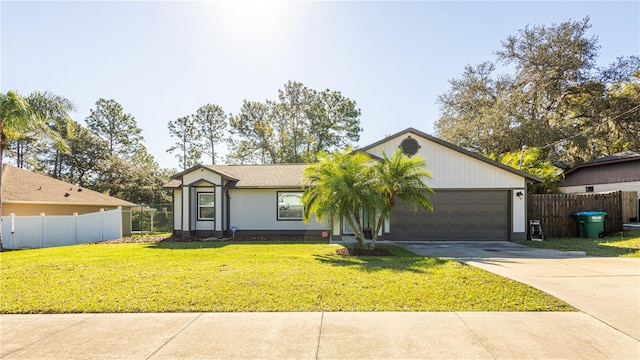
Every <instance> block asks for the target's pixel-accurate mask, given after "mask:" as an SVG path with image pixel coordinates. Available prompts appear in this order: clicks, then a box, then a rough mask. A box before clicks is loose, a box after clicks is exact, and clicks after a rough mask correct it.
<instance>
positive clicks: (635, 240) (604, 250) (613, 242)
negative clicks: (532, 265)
mask: <svg viewBox="0 0 640 360" xmlns="http://www.w3.org/2000/svg"><path fill="white" fill-rule="evenodd" d="M522 244H523V245H527V246H531V247H536V248H542V249H553V250H560V251H584V252H585V253H586V254H587V255H589V256H605V257H631V258H640V230H625V231H621V232H618V233H613V234H609V235H608V236H606V237H604V238H596V239H593V238H575V237H568V238H548V239H544V241H525V242H523V243H522Z"/></svg>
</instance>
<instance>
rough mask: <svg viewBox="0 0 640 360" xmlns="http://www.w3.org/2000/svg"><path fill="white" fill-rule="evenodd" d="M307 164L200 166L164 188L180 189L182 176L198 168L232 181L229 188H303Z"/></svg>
mask: <svg viewBox="0 0 640 360" xmlns="http://www.w3.org/2000/svg"><path fill="white" fill-rule="evenodd" d="M305 167H307V165H306V164H268V165H199V166H196V167H194V168H191V169H188V170H186V171H183V172H181V173H178V174H176V175H174V176H172V177H171V180H169V182H167V183H166V184H165V185H164V186H163V187H164V188H165V189H173V188H179V187H180V186H181V185H182V176H183V175H184V174H186V173H189V172H191V171H194V170H195V169H198V168H205V169H209V170H211V171H213V172H215V173H218V174H220V175H222V176H223V177H225V178H226V179H227V180H230V181H231V183H230V185H228V186H229V187H234V188H264V189H291V188H302V186H303V179H304V174H303V173H304V169H305Z"/></svg>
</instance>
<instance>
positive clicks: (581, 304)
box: [395, 241, 640, 340]
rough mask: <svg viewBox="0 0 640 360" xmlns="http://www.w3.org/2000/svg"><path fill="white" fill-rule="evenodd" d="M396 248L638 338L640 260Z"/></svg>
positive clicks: (509, 249)
mask: <svg viewBox="0 0 640 360" xmlns="http://www.w3.org/2000/svg"><path fill="white" fill-rule="evenodd" d="M395 244H397V245H400V246H404V247H405V248H407V249H409V250H411V251H413V252H415V253H417V254H419V255H423V256H429V257H440V258H450V259H454V260H457V261H460V262H463V263H466V264H468V265H471V266H475V267H478V268H481V269H484V270H487V271H490V272H492V273H495V274H498V275H501V276H504V277H507V278H510V279H513V280H516V281H519V282H521V283H524V284H528V285H531V286H533V287H535V288H537V289H540V290H542V291H544V292H547V293H549V294H551V295H553V296H555V297H557V298H559V299H562V300H564V301H565V302H567V303H569V304H571V305H573V306H574V307H576V308H577V309H579V310H581V311H583V312H585V313H586V314H588V315H590V316H592V317H594V318H596V319H598V320H600V321H602V322H603V323H605V324H607V325H609V326H611V327H612V328H614V329H617V330H618V331H620V332H623V333H625V334H627V335H629V336H631V337H633V338H634V339H636V340H640V259H630V258H604V257H587V256H584V254H583V253H580V252H563V251H556V250H547V249H536V248H531V247H528V246H524V245H521V244H517V243H511V242H505V241H487V242H452V241H447V242H444V241H429V242H419V243H416V242H396V243H395Z"/></svg>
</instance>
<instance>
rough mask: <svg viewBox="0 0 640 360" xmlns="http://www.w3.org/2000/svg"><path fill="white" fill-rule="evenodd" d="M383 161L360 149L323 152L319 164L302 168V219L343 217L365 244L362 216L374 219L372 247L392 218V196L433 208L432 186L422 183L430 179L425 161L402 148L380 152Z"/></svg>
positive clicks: (361, 243)
mask: <svg viewBox="0 0 640 360" xmlns="http://www.w3.org/2000/svg"><path fill="white" fill-rule="evenodd" d="M382 156H383V158H382V160H381V161H375V160H372V159H371V158H370V157H369V156H368V155H367V154H365V153H362V152H357V153H350V152H342V153H334V154H331V155H328V154H325V153H321V154H320V155H319V156H318V159H319V162H318V163H316V164H312V165H309V166H308V167H307V168H306V169H305V172H304V175H305V179H306V181H307V185H308V188H307V189H306V191H305V192H304V194H303V196H302V202H303V204H304V217H303V220H304V221H309V218H310V216H311V214H315V216H316V218H317V219H318V220H319V221H323V220H324V219H331V220H334V221H335V220H340V219H344V220H345V221H346V222H347V224H349V226H350V227H351V229H353V233H354V234H355V237H356V241H357V242H358V245H359V246H360V247H361V248H366V242H365V240H364V239H365V238H364V229H363V227H362V216H363V215H365V216H370V217H372V218H373V220H374V221H373V223H374V224H375V229H373V230H372V233H373V237H372V247H375V243H376V240H377V237H378V232H380V229H382V225H383V224H384V222H385V220H386V219H392V218H393V207H394V205H395V203H396V200H397V199H399V200H402V201H407V202H409V203H410V204H413V205H414V206H415V210H416V211H417V210H418V207H422V208H425V209H428V210H431V209H432V206H431V200H430V194H432V193H433V190H432V189H431V188H430V187H429V186H428V185H427V184H426V183H425V180H427V179H430V178H431V174H430V172H429V171H427V170H426V163H425V161H424V159H422V158H420V157H418V156H416V157H412V158H409V157H407V156H406V155H404V154H403V153H402V151H401V150H398V151H396V152H395V154H394V155H393V157H388V156H387V154H385V153H383V155H382Z"/></svg>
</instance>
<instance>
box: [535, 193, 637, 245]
mask: <svg viewBox="0 0 640 360" xmlns="http://www.w3.org/2000/svg"><path fill="white" fill-rule="evenodd" d="M637 199H638V195H637V193H636V192H635V191H611V192H602V193H580V194H529V196H528V198H527V201H528V204H527V218H528V220H540V223H541V226H542V230H543V231H544V234H545V236H553V237H566V236H579V233H578V226H577V225H576V221H575V218H574V217H573V215H572V214H573V213H575V212H578V211H604V212H606V213H607V216H606V217H605V220H604V231H605V233H612V232H616V231H620V230H622V225H623V224H624V223H625V222H627V221H629V219H630V218H632V217H635V216H637V215H636V210H635V209H636V206H637V205H636V204H637Z"/></svg>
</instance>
